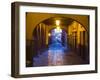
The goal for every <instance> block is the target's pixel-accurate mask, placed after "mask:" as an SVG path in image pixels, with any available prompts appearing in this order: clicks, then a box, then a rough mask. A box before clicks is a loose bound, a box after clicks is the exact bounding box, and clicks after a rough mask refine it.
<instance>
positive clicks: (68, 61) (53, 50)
mask: <svg viewBox="0 0 100 80" xmlns="http://www.w3.org/2000/svg"><path fill="white" fill-rule="evenodd" d="M83 63H84V61H83V60H82V59H81V58H80V56H78V55H77V54H75V52H72V51H71V50H70V49H69V48H67V47H66V48H65V47H63V46H61V45H60V44H54V45H50V47H49V49H47V50H45V51H43V52H42V53H41V54H39V55H38V56H36V57H34V58H33V66H35V67H36V66H58V65H59V66H60V65H74V64H75V65H78V64H83Z"/></svg>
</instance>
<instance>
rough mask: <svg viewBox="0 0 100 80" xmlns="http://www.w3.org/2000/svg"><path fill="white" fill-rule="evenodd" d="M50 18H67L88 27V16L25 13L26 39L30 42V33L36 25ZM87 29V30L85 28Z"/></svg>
mask: <svg viewBox="0 0 100 80" xmlns="http://www.w3.org/2000/svg"><path fill="white" fill-rule="evenodd" d="M51 17H66V18H67V17H68V18H72V19H74V20H77V21H78V22H80V23H81V24H82V25H84V26H85V27H86V28H87V27H88V16H83V15H66V14H49V13H31V12H30V13H27V14H26V39H27V40H32V33H33V30H34V28H35V27H36V25H37V24H39V23H40V22H42V21H43V20H46V19H48V18H51ZM87 29H88V28H87Z"/></svg>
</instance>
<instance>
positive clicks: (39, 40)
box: [27, 17, 89, 66]
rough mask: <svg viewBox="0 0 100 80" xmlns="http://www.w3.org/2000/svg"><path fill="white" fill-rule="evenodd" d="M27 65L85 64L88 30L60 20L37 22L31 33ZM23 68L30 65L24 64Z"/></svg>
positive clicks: (67, 19) (68, 21) (62, 19)
mask: <svg viewBox="0 0 100 80" xmlns="http://www.w3.org/2000/svg"><path fill="white" fill-rule="evenodd" d="M29 49H31V50H30V51H31V52H32V53H33V54H31V58H28V59H27V60H30V61H31V66H54V65H55V66H57V65H78V64H89V53H88V51H89V50H88V31H87V30H86V29H85V27H84V26H82V25H81V23H79V22H77V21H75V20H73V19H71V18H64V17H52V18H49V19H46V20H44V21H42V22H40V23H39V24H38V25H37V26H36V27H35V29H34V30H33V40H32V41H31V48H29ZM27 66H30V65H28V64H27Z"/></svg>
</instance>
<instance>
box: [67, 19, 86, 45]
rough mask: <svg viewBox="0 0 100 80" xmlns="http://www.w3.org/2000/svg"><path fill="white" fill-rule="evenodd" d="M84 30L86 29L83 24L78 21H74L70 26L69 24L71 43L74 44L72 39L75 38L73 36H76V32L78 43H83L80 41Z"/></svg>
mask: <svg viewBox="0 0 100 80" xmlns="http://www.w3.org/2000/svg"><path fill="white" fill-rule="evenodd" d="M82 31H86V30H85V28H84V27H83V26H82V25H81V24H79V23H78V22H76V21H73V23H72V24H71V25H70V26H68V36H69V39H70V40H69V41H70V42H69V43H71V44H73V43H72V42H73V41H72V40H73V36H74V34H73V33H74V32H76V38H77V44H81V45H83V43H80V32H82ZM86 38H87V37H86ZM82 40H83V39H82ZM82 42H83V41H82Z"/></svg>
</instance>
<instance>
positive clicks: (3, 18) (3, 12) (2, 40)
mask: <svg viewBox="0 0 100 80" xmlns="http://www.w3.org/2000/svg"><path fill="white" fill-rule="evenodd" d="M13 1H30V2H40V3H55V4H60V3H61V4H73V5H75V4H76V5H88V6H98V7H99V13H98V14H100V6H99V5H100V0H1V1H0V80H16V79H15V78H12V77H11V76H10V67H11V2H13ZM98 19H99V20H98V21H100V16H98ZM98 26H100V23H99V25H98ZM99 30H100V27H98V34H100V31H99ZM98 41H99V42H98V43H99V44H100V37H98ZM98 46H99V47H100V45H98ZM99 52H100V50H99V51H98V53H99ZM99 57H100V54H98V58H99ZM98 64H99V65H98V67H100V58H99V60H98ZM80 79H81V80H100V69H99V73H98V74H81V75H65V76H52V77H38V78H22V79H17V80H80Z"/></svg>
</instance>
